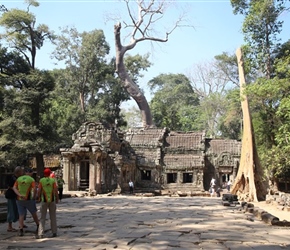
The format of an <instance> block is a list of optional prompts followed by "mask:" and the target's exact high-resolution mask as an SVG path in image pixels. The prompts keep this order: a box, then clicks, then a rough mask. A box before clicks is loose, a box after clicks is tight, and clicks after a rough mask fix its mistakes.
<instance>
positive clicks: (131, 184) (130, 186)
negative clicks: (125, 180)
mask: <svg viewBox="0 0 290 250" xmlns="http://www.w3.org/2000/svg"><path fill="white" fill-rule="evenodd" d="M129 188H130V194H133V190H134V183H133V181H131V180H130V181H129Z"/></svg>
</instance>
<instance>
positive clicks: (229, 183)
mask: <svg viewBox="0 0 290 250" xmlns="http://www.w3.org/2000/svg"><path fill="white" fill-rule="evenodd" d="M231 185H232V181H231V180H229V181H228V183H227V190H228V191H230V189H231Z"/></svg>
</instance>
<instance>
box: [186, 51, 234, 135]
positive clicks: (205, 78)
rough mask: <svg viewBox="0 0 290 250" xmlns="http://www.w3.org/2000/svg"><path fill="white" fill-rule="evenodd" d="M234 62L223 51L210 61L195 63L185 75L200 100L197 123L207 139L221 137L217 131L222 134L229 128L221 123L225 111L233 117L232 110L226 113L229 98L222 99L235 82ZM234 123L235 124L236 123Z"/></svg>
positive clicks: (225, 123) (227, 123) (231, 57)
mask: <svg viewBox="0 0 290 250" xmlns="http://www.w3.org/2000/svg"><path fill="white" fill-rule="evenodd" d="M234 59H235V58H234V56H232V55H229V54H228V53H225V52H224V53H222V54H221V55H217V56H215V59H214V60H212V61H210V62H205V63H199V64H195V65H194V66H193V68H192V69H191V71H190V73H189V75H190V76H189V78H190V80H191V84H192V86H193V89H194V90H195V92H196V93H198V95H199V99H200V107H199V108H200V116H199V118H198V120H199V123H200V124H202V129H204V130H205V131H206V133H207V136H209V137H218V136H221V135H222V134H221V131H220V130H219V128H221V127H222V128H223V131H225V130H226V128H227V126H228V125H230V124H231V125H232V123H229V122H223V120H224V119H225V116H226V113H227V112H228V111H229V112H230V113H231V115H232V114H233V113H232V111H233V110H231V111H230V110H228V109H229V108H230V107H232V106H230V105H228V104H229V100H231V99H226V96H227V93H228V91H229V90H230V89H233V88H235V87H236V84H237V83H238V79H237V77H238V76H237V73H238V70H237V62H236V60H235V61H234ZM231 118H233V119H235V117H232V116H231ZM227 120H228V121H229V119H227ZM222 122H223V126H221V123H222ZM234 123H235V124H236V120H235V122H234ZM228 129H229V130H230V128H229V127H228Z"/></svg>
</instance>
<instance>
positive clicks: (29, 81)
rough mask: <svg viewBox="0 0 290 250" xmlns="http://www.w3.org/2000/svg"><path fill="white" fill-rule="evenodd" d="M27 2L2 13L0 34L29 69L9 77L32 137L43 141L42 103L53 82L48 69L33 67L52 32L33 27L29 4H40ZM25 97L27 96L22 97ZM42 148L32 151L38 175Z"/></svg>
mask: <svg viewBox="0 0 290 250" xmlns="http://www.w3.org/2000/svg"><path fill="white" fill-rule="evenodd" d="M26 2H27V3H28V8H27V10H26V11H24V10H19V9H16V8H14V9H11V10H5V11H4V12H3V13H2V15H1V17H0V25H1V26H2V27H3V28H4V33H3V34H1V38H2V39H4V41H5V42H7V43H8V45H9V48H10V49H11V50H14V51H16V52H18V53H19V55H21V56H22V57H23V59H24V60H25V61H26V63H27V65H28V66H29V72H27V73H26V74H25V75H23V74H22V75H17V74H16V75H13V76H10V78H11V77H12V78H11V79H10V80H9V82H10V83H9V84H10V85H13V87H15V88H17V89H18V91H20V92H21V93H23V95H21V96H22V97H23V103H22V104H23V109H29V110H30V111H29V114H30V116H29V117H30V118H31V122H32V124H31V125H32V126H33V127H35V129H36V131H38V132H36V134H35V136H37V138H39V139H40V141H43V139H44V138H43V136H44V133H43V132H44V130H42V129H44V127H42V120H41V117H42V112H43V109H42V105H43V104H44V101H45V98H46V97H47V92H46V91H48V92H49V91H51V90H52V88H53V83H52V80H51V78H50V76H49V74H48V73H47V72H45V71H39V70H36V55H37V50H38V49H40V48H41V47H42V46H43V44H44V41H45V40H46V39H48V40H51V39H53V33H52V32H51V31H50V30H49V29H48V27H47V26H46V25H43V24H40V25H38V26H36V17H35V15H34V14H33V13H31V12H30V7H31V6H33V7H37V6H39V3H38V2H37V1H35V0H27V1H26ZM9 67H10V66H9ZM10 68H11V67H10ZM17 73H19V72H17ZM41 92H43V93H41ZM28 96H29V99H26V100H25V98H26V97H28ZM28 100H29V101H28ZM34 149H36V148H34ZM43 150H44V148H43V147H40V146H39V147H38V148H37V149H36V151H35V152H34V155H35V157H36V161H37V171H38V174H39V175H40V174H41V173H42V172H43V171H42V169H43V167H44V163H43Z"/></svg>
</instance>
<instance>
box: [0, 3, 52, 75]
mask: <svg viewBox="0 0 290 250" xmlns="http://www.w3.org/2000/svg"><path fill="white" fill-rule="evenodd" d="M27 3H28V6H34V7H38V6H39V4H38V2H37V1H34V0H29V1H27ZM35 24H36V17H35V15H34V14H32V13H30V12H29V8H28V9H27V11H24V10H20V9H11V10H7V11H5V12H3V13H2V15H1V17H0V26H2V27H3V28H4V30H5V32H4V33H2V34H1V35H0V38H2V39H5V40H6V41H7V42H8V44H9V47H10V48H12V49H15V50H16V51H18V52H19V53H21V54H22V55H23V56H24V59H25V60H26V61H27V63H28V64H29V65H30V67H31V68H33V69H34V68H35V58H36V52H37V50H39V49H40V48H41V47H42V46H43V43H44V41H45V40H47V39H49V40H53V39H54V35H53V33H52V32H51V31H50V30H49V29H48V26H47V25H44V24H40V25H38V26H37V27H35Z"/></svg>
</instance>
